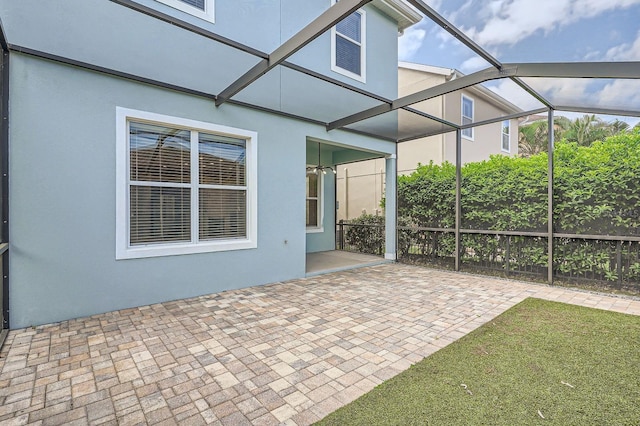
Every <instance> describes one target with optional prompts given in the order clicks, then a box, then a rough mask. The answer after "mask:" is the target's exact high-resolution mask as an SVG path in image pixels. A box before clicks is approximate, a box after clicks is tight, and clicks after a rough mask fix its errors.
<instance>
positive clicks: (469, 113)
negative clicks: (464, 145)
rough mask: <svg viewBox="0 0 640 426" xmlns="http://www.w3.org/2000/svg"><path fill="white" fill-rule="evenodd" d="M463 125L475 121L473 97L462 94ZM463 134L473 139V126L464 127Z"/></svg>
mask: <svg viewBox="0 0 640 426" xmlns="http://www.w3.org/2000/svg"><path fill="white" fill-rule="evenodd" d="M461 121H462V125H463V126H464V125H466V124H471V123H473V99H471V98H468V97H466V96H464V95H462V120H461ZM462 136H464V137H465V138H468V139H473V127H469V128H468V129H462Z"/></svg>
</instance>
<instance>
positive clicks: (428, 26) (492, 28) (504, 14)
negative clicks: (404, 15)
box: [398, 0, 640, 125]
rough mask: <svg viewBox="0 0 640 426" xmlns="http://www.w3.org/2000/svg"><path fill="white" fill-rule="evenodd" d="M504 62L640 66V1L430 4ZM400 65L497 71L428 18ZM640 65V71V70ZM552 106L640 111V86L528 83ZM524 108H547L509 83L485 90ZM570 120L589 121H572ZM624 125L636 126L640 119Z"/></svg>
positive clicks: (434, 0)
mask: <svg viewBox="0 0 640 426" xmlns="http://www.w3.org/2000/svg"><path fill="white" fill-rule="evenodd" d="M426 3H427V4H428V5H429V6H431V7H432V8H434V9H435V10H436V11H438V13H439V14H440V15H442V16H444V17H445V18H446V19H447V20H448V21H450V22H451V23H452V24H454V25H455V26H457V27H458V28H459V29H460V30H462V31H463V32H464V33H465V34H466V35H467V36H469V37H470V38H471V39H473V40H474V41H475V42H476V43H478V44H479V45H480V46H482V47H483V48H484V49H485V50H486V51H488V52H489V53H491V54H492V55H493V56H494V57H496V58H497V59H498V60H499V61H500V62H502V63H509V62H582V61H640V0H426ZM398 43H399V44H398V47H399V59H400V60H401V61H408V62H415V63H421V64H426V65H436V66H440V67H445V68H455V69H458V70H459V71H462V72H463V73H465V74H469V73H472V72H474V71H478V70H481V69H484V68H487V67H489V66H490V65H489V64H488V63H487V62H485V61H484V60H483V59H482V58H480V57H478V56H477V55H476V54H475V53H474V52H472V51H471V50H470V49H468V48H467V47H466V46H464V45H463V44H462V43H460V42H458V41H457V40H456V39H455V38H454V37H452V36H451V35H449V34H448V33H447V32H445V31H444V30H442V29H441V28H440V27H439V26H437V25H435V24H434V23H433V22H432V21H430V20H428V19H426V18H425V19H423V20H422V21H421V22H420V23H418V24H416V25H414V26H413V27H410V28H408V29H407V30H405V33H404V35H403V36H402V37H400V38H399V42H398ZM639 66H640V65H639ZM525 81H526V82H527V83H528V84H529V85H530V86H531V87H533V88H534V89H535V90H537V91H538V92H540V93H542V94H543V95H544V96H545V97H547V99H549V100H550V101H551V102H552V103H556V104H574V105H579V106H585V105H598V106H600V107H604V108H617V109H629V108H634V109H640V80H604V79H525ZM485 85H486V86H487V87H489V88H490V89H492V90H494V91H495V92H497V93H498V94H500V95H502V96H503V97H504V98H506V99H507V100H509V101H511V102H513V103H515V104H516V105H518V106H519V107H521V108H523V109H525V110H526V109H533V108H538V107H540V106H542V105H541V104H540V103H538V101H536V100H535V99H533V98H532V97H531V96H530V95H528V94H527V93H525V92H524V91H523V90H522V89H520V88H519V87H518V86H517V85H516V84H515V83H513V82H511V81H510V80H508V79H503V80H498V81H495V82H491V83H486V84H485ZM566 115H568V116H570V117H571V118H574V117H577V116H581V115H582V114H566ZM602 118H603V119H605V120H606V121H611V120H613V119H615V118H621V119H624V120H625V121H627V122H629V123H630V124H632V125H634V124H636V123H638V122H639V121H640V118H635V117H632V118H629V117H624V118H623V117H606V116H603V117H602Z"/></svg>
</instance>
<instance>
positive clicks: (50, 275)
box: [0, 0, 397, 328]
mask: <svg viewBox="0 0 640 426" xmlns="http://www.w3.org/2000/svg"><path fill="white" fill-rule="evenodd" d="M139 2H140V3H141V4H144V5H147V6H152V7H154V8H156V9H157V10H160V11H162V12H165V13H168V14H172V15H175V16H176V17H178V18H180V19H184V20H187V21H190V22H192V23H194V24H196V25H200V26H202V27H203V28H207V29H210V30H212V31H215V32H217V33H219V34H222V35H224V36H227V37H230V38H234V39H236V40H238V41H240V42H242V43H246V44H249V45H251V46H253V47H256V48H258V49H261V50H265V51H268V52H269V51H271V50H273V49H275V48H276V47H277V46H278V45H279V44H280V43H281V42H282V41H283V40H285V39H286V38H288V37H289V36H290V35H291V34H293V33H294V32H295V31H297V30H299V29H300V28H302V27H303V26H304V25H305V24H307V23H308V22H309V21H310V20H311V19H313V18H314V17H315V16H317V15H318V14H319V13H321V12H322V10H325V9H326V8H327V7H329V4H330V1H329V0H308V1H305V2H299V1H297V0H281V1H271V0H238V1H235V2H225V1H218V2H216V3H217V4H216V23H215V24H210V23H206V22H204V21H202V20H199V19H197V18H193V17H190V16H188V15H186V14H183V13H181V12H179V11H176V10H174V9H172V8H170V7H167V6H165V5H163V4H160V3H158V2H156V1H153V0H140V1H139ZM367 10H368V12H367V13H368V23H367V24H368V25H367V28H368V34H372V35H371V36H370V37H371V38H372V40H373V39H377V38H381V39H383V41H382V42H380V43H381V44H380V46H379V47H376V48H375V49H374V48H373V45H372V43H373V42H370V43H369V55H368V60H369V61H371V62H370V63H371V64H373V65H371V64H370V65H369V66H368V77H367V83H366V85H364V84H361V83H358V84H360V85H361V86H362V87H364V88H366V89H367V90H369V91H373V92H377V93H378V94H380V95H382V96H386V97H395V91H396V86H397V84H396V81H397V80H396V78H397V77H396V49H397V47H396V30H395V24H394V23H393V22H391V21H390V20H389V19H387V18H386V17H385V16H383V15H381V14H380V13H379V12H377V11H376V10H374V9H372V10H371V11H369V9H367ZM283 16H286V17H287V20H283V19H282V17H283ZM0 17H1V18H2V23H3V25H4V28H5V32H6V34H7V38H8V40H9V43H11V44H14V45H19V46H23V47H27V48H31V49H36V50H40V51H44V52H48V53H51V54H54V55H60V56H63V57H68V58H71V59H75V60H79V61H84V62H88V63H92V64H95V65H99V66H103V67H107V68H113V69H116V70H119V71H123V72H128V73H132V74H137V75H140V76H144V77H148V78H151V79H155V80H159V81H163V82H166V83H171V84H176V85H180V86H184V87H188V88H191V89H195V90H199V91H203V92H207V93H219V91H221V90H222V89H223V88H224V87H226V86H227V85H228V84H230V83H231V82H232V81H234V80H235V79H236V78H237V77H238V76H239V75H241V74H242V73H243V72H245V71H246V70H248V69H249V68H250V67H251V66H252V65H253V64H255V63H257V61H258V60H257V59H256V58H254V57H252V56H251V55H248V54H245V53H242V52H239V51H237V50H234V49H232V48H230V47H225V46H222V45H220V44H217V43H215V42H212V41H211V40H208V39H206V38H203V37H201V36H199V35H196V34H192V33H189V32H186V31H184V30H182V29H179V28H177V27H175V26H172V25H170V24H167V23H165V22H162V21H159V20H156V19H154V18H151V17H149V16H146V15H143V14H141V13H138V12H136V11H133V10H131V9H128V8H126V7H123V6H120V5H117V4H115V3H113V2H111V1H107V0H65V1H41V0H20V1H15V0H0ZM285 21H286V23H285ZM185 46H189V48H188V49H186V48H185ZM327 49H329V35H328V34H325V35H324V36H322V37H321V38H320V39H318V40H317V41H315V42H314V43H312V44H311V45H309V46H307V48H305V49H303V51H302V52H301V53H299V54H297V55H296V56H295V58H292V61H294V62H296V63H300V64H302V65H304V66H308V67H312V68H314V69H315V70H316V71H320V72H326V73H327V74H330V75H331V76H332V77H334V78H338V79H344V80H345V81H348V82H349V83H351V84H356V83H357V82H354V81H353V80H350V79H348V78H347V77H343V76H340V75H338V74H336V73H332V72H331V71H330V54H329V53H327V52H328V50H327ZM376 62H378V63H379V64H378V65H377V66H375V63H376ZM286 72H290V70H279V69H276V70H274V71H273V72H272V73H269V74H268V75H266V76H265V77H263V79H264V80H262V79H261V80H259V81H258V82H256V83H254V85H251V86H250V87H249V88H248V89H247V91H246V93H247V95H246V96H248V97H250V98H251V97H253V98H255V99H256V100H261V101H264V102H267V103H268V102H272V103H275V104H278V103H280V104H285V103H286V102H287V96H291V94H293V95H295V97H296V98H297V100H298V101H299V100H300V99H302V100H304V101H305V102H303V104H301V108H300V109H299V111H300V113H305V110H304V109H303V108H302V107H305V108H308V109H309V112H318V113H320V114H321V115H322V114H324V115H327V117H329V116H330V114H338V115H339V114H343V113H344V112H343V111H340V108H351V109H354V110H358V109H361V107H362V106H363V105H364V103H363V104H362V105H361V104H359V103H358V102H362V99H360V100H358V99H354V100H353V101H349V99H346V98H345V99H342V98H341V97H336V96H334V93H333V92H330V91H328V90H326V87H323V86H322V85H321V84H319V85H311V84H306V82H304V81H295V80H293V79H290V78H289V77H288V76H287V74H286ZM272 83H273V84H272ZM280 84H284V85H286V84H289V85H291V84H300V85H301V86H302V87H303V88H304V90H305V97H300V96H299V91H295V90H294V91H291V92H288V93H285V92H286V91H287V90H289V89H286V90H285V89H284V88H283V91H282V92H281V93H279V94H277V95H276V96H274V94H273V92H272V91H273V90H274V89H273V88H274V87H275V88H276V89H278V90H279V89H280ZM331 89H332V90H335V87H333V86H332V87H331ZM243 93H245V92H243ZM344 93H347V94H348V93H350V92H348V91H343V92H341V93H340V94H339V96H347V95H345V94H344ZM351 94H352V95H353V93H352V92H351ZM315 100H317V102H316V101H315ZM368 102H370V101H368ZM332 103H333V104H332ZM305 105H306V106H305ZM116 107H124V108H130V109H137V110H143V111H149V112H154V113H158V114H164V115H168V116H176V117H183V118H188V119H192V120H199V121H204V122H210V123H214V124H221V125H225V126H232V127H237V128H241V129H246V130H251V131H255V132H257V133H258V247H257V249H250V250H238V251H229V252H216V253H202V254H191V255H181V256H165V257H155V258H146V259H128V260H117V261H116V259H115V238H116V229H115V227H116V214H115V202H116V200H115V198H116V185H115V184H116V177H115V173H116V170H115V165H116V158H115V155H116V129H115V124H116V121H115V114H116ZM349 112H351V111H349ZM9 127H10V140H9V145H10V147H9V149H10V158H9V164H10V218H11V220H10V235H11V241H10V249H9V250H10V276H11V280H10V316H11V324H12V327H14V328H15V327H24V326H29V325H37V324H43V323H48V322H55V321H60V320H64V319H69V318H75V317H80V316H85V315H91V314H95V313H100V312H106V311H111V310H115V309H122V308H127V307H133V306H140V305H144V304H150V303H156V302H162V301H167V300H174V299H179V298H185V297H190V296H196V295H201V294H208V293H214V292H219V291H223V290H226V289H234V288H241V287H246V286H253V285H259V284H265V283H270V282H276V281H281V280H286V279H291V278H298V277H302V276H304V274H305V253H306V252H307V251H319V250H329V249H331V248H332V247H333V244H334V242H333V238H334V237H333V235H332V233H333V231H332V229H333V226H332V224H333V223H334V222H335V217H334V215H335V208H334V206H335V192H334V183H333V182H332V181H331V179H332V176H330V177H329V179H327V181H326V183H325V186H324V188H325V194H324V195H325V203H324V205H325V216H324V217H325V221H324V222H325V233H324V234H316V235H313V236H311V237H309V236H308V235H307V234H306V232H305V219H304V218H305V202H304V200H305V187H304V186H305V185H304V181H305V179H304V173H305V164H306V161H307V153H306V141H307V140H308V139H309V138H314V139H320V140H323V141H326V142H327V143H334V144H336V145H340V146H344V147H350V148H352V149H353V151H352V152H358V151H361V150H362V151H366V152H369V153H371V152H374V153H380V154H384V153H392V152H394V151H395V145H394V144H393V143H389V142H385V141H382V140H377V139H373V138H368V137H363V136H360V135H355V134H353V133H348V132H341V131H332V132H329V133H327V132H326V130H325V128H324V126H319V125H312V124H309V123H305V122H302V121H299V120H293V119H288V118H283V117H280V116H276V115H272V114H268V113H264V112H259V111H256V110H253V109H247V108H242V107H238V106H234V105H230V104H225V105H223V106H222V107H220V108H216V107H215V106H214V105H213V103H212V102H211V101H210V100H207V99H203V98H200V97H195V96H190V95H185V94H181V93H177V92H174V91H171V90H166V89H160V88H157V87H152V86H149V85H144V84H139V83H135V82H132V81H129V80H125V79H120V78H115V77H110V76H107V75H104V74H99V73H95V72H92V71H86V70H83V69H80V68H76V67H71V66H66V65H62V64H59V63H56V62H52V61H47V60H42V59H38V58H36V57H34V56H30V55H25V54H20V53H15V52H13V53H12V54H11V69H10V124H9ZM369 155H370V154H369ZM376 155H377V154H376ZM334 157H335V153H334ZM333 162H335V158H333ZM327 224H330V226H327Z"/></svg>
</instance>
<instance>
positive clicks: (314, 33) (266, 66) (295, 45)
mask: <svg viewBox="0 0 640 426" xmlns="http://www.w3.org/2000/svg"><path fill="white" fill-rule="evenodd" d="M371 1H372V0H341V1H339V2H337V3H336V4H334V5H333V6H331V7H330V8H329V9H327V10H326V11H324V12H323V13H322V14H321V15H320V16H318V17H317V18H316V19H314V20H313V21H312V22H311V23H310V24H309V25H307V26H306V27H304V28H303V29H302V30H300V31H299V32H298V33H297V34H295V35H294V36H293V37H291V38H290V39H289V40H287V41H285V42H284V43H283V44H282V45H280V47H278V48H277V49H276V50H274V51H273V52H272V53H271V54H270V55H269V57H268V58H267V59H263V60H261V61H260V62H258V63H257V64H256V65H255V66H254V67H253V68H251V69H250V70H249V71H247V72H246V73H245V74H244V75H242V76H241V77H240V78H238V79H237V80H236V81H234V82H233V83H231V84H230V85H229V86H228V87H227V88H226V89H224V90H223V91H222V92H220V94H219V95H218V96H217V97H216V106H220V105H222V104H223V103H224V102H226V101H227V100H229V99H231V97H233V96H234V95H236V94H237V93H238V92H240V91H241V90H242V89H244V88H245V87H247V86H248V85H250V84H251V83H253V82H254V81H256V80H257V79H258V78H260V77H262V76H263V75H264V74H266V73H267V72H269V70H271V69H273V68H274V67H276V66H278V65H279V64H281V63H282V62H284V61H285V60H286V59H287V58H288V57H290V56H291V55H293V54H294V53H296V52H297V51H298V50H300V49H302V48H303V47H305V46H306V45H307V44H309V43H311V42H312V41H313V40H315V39H316V38H318V37H319V36H320V35H322V34H324V33H325V32H326V31H327V30H328V29H330V28H331V27H333V26H334V25H336V24H337V23H338V22H340V21H342V20H343V19H344V18H346V17H347V16H349V15H350V14H351V13H353V12H355V11H356V10H358V9H360V8H361V7H362V6H364V5H366V4H367V3H369V2H371Z"/></svg>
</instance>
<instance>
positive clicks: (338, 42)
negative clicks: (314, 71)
mask: <svg viewBox="0 0 640 426" xmlns="http://www.w3.org/2000/svg"><path fill="white" fill-rule="evenodd" d="M364 34H365V12H364V11H363V10H357V11H355V12H353V13H352V14H351V15H349V16H347V17H346V18H345V19H343V20H342V21H340V22H339V23H338V24H337V25H336V26H335V27H334V28H333V32H332V44H331V46H332V69H333V70H334V71H336V72H339V73H341V74H344V75H347V76H349V77H351V78H355V79H356V80H359V81H364V77H365V72H364V69H365V54H364V52H365V45H364V42H365V40H364Z"/></svg>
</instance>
